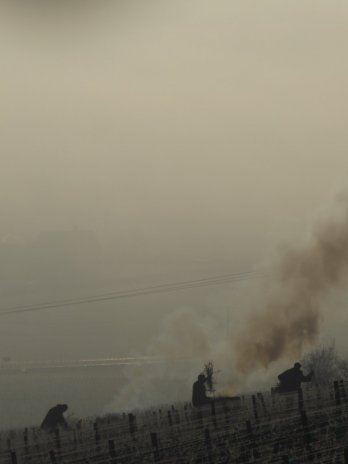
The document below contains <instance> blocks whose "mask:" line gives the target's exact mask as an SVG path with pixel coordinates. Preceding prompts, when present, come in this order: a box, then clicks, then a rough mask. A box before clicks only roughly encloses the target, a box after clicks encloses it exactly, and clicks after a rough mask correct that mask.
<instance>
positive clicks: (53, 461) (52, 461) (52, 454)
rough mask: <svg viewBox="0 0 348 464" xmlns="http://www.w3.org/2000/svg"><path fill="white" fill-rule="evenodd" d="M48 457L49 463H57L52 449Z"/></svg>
mask: <svg viewBox="0 0 348 464" xmlns="http://www.w3.org/2000/svg"><path fill="white" fill-rule="evenodd" d="M50 459H51V463H52V464H57V459H56V455H55V454H54V451H52V450H51V451H50Z"/></svg>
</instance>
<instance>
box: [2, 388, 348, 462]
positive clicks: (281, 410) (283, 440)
mask: <svg viewBox="0 0 348 464" xmlns="http://www.w3.org/2000/svg"><path fill="white" fill-rule="evenodd" d="M346 392H348V385H347V384H346V383H344V382H335V383H333V384H332V385H330V386H328V387H325V388H324V387H322V388H318V387H315V386H310V385H306V386H305V388H303V390H302V391H301V392H300V393H297V392H296V393H294V394H286V395H284V394H283V395H279V394H271V392H263V393H260V392H259V393H255V395H248V396H244V397H242V403H241V406H240V407H239V408H237V409H236V407H235V406H234V405H233V404H232V403H230V402H228V401H227V402H219V401H216V402H215V404H214V406H213V407H210V406H209V407H207V408H204V409H201V410H199V409H198V410H197V409H193V408H192V407H191V405H190V404H176V405H167V406H162V407H161V408H156V409H148V410H144V411H138V412H134V411H133V413H132V414H128V413H127V414H126V413H124V414H119V415H113V416H105V417H101V418H98V419H88V418H86V419H84V420H82V421H80V422H75V423H73V424H72V426H71V429H70V430H69V431H57V432H56V433H53V434H47V433H43V432H41V431H40V430H38V429H36V428H30V429H25V430H23V429H22V430H15V431H5V432H3V433H2V434H1V441H0V462H1V463H3V464H15V463H17V464H24V463H25V464H27V463H35V464H36V463H38V464H40V463H42V464H44V463H49V464H55V463H62V464H63V463H65V464H73V463H76V464H77V463H90V464H94V463H99V464H102V463H103V464H104V463H105V464H106V463H108V464H119V463H120V464H121V463H122V464H123V463H124V464H126V463H127V464H128V463H139V464H140V463H162V464H165V463H168V464H169V463H178V464H179V463H180V464H185V463H197V464H198V463H209V464H212V463H214V464H215V463H247V462H255V463H293V464H294V463H298V464H299V463H307V462H313V463H337V464H338V463H342V464H343V463H348V422H347V418H348V402H347V399H348V398H347V397H346Z"/></svg>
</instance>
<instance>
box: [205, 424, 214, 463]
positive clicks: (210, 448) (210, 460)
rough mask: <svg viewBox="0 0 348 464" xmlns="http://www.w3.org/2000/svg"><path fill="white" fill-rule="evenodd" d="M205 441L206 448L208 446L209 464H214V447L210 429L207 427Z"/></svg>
mask: <svg viewBox="0 0 348 464" xmlns="http://www.w3.org/2000/svg"><path fill="white" fill-rule="evenodd" d="M204 441H205V446H206V449H207V453H208V462H209V463H211V464H212V463H213V455H212V445H211V438H210V430H209V427H207V428H206V429H205V430H204Z"/></svg>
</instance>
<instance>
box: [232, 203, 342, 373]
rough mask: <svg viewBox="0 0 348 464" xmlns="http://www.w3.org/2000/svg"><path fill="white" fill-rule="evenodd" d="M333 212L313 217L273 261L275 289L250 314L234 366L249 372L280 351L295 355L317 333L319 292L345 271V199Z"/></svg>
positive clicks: (325, 291) (323, 292) (266, 363)
mask: <svg viewBox="0 0 348 464" xmlns="http://www.w3.org/2000/svg"><path fill="white" fill-rule="evenodd" d="M337 206H338V207H339V211H338V213H339V214H338V215H336V216H335V217H331V218H330V219H328V218H326V219H325V220H321V221H319V222H316V223H315V225H314V227H313V228H312V230H311V234H310V237H309V239H308V241H307V242H306V243H305V244H304V245H302V246H300V247H297V248H292V249H287V250H286V251H285V252H284V253H283V255H282V257H281V259H280V261H279V264H278V266H276V272H275V275H273V276H272V279H273V280H272V285H274V283H275V285H276V288H277V290H276V292H273V293H272V296H271V297H270V298H269V299H268V301H267V302H266V303H265V304H263V309H262V310H261V311H260V312H259V313H258V314H257V315H253V316H252V317H251V318H250V319H249V321H248V324H247V326H246V328H245V330H244V332H243V333H242V334H241V336H240V337H239V339H238V342H237V346H236V367H237V369H238V370H239V371H240V372H242V373H243V374H248V373H250V372H252V371H253V370H254V369H256V368H258V367H268V366H269V364H270V363H272V362H274V361H277V360H279V359H281V358H285V357H292V358H293V357H297V356H299V355H300V354H301V352H302V350H303V348H304V347H305V346H306V345H307V344H310V343H313V342H314V341H315V340H316V339H317V336H318V334H319V322H320V309H321V306H322V303H323V297H324V296H326V295H327V294H328V293H329V292H330V290H332V289H334V288H335V287H337V286H339V285H340V284H341V283H342V281H343V278H344V277H345V276H347V274H348V272H347V270H348V200H347V198H343V197H340V198H338V201H337Z"/></svg>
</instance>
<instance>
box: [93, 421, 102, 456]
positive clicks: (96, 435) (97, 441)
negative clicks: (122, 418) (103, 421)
mask: <svg viewBox="0 0 348 464" xmlns="http://www.w3.org/2000/svg"><path fill="white" fill-rule="evenodd" d="M93 428H94V440H95V449H96V451H97V453H99V451H100V435H99V429H98V423H97V422H94V424H93Z"/></svg>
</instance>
